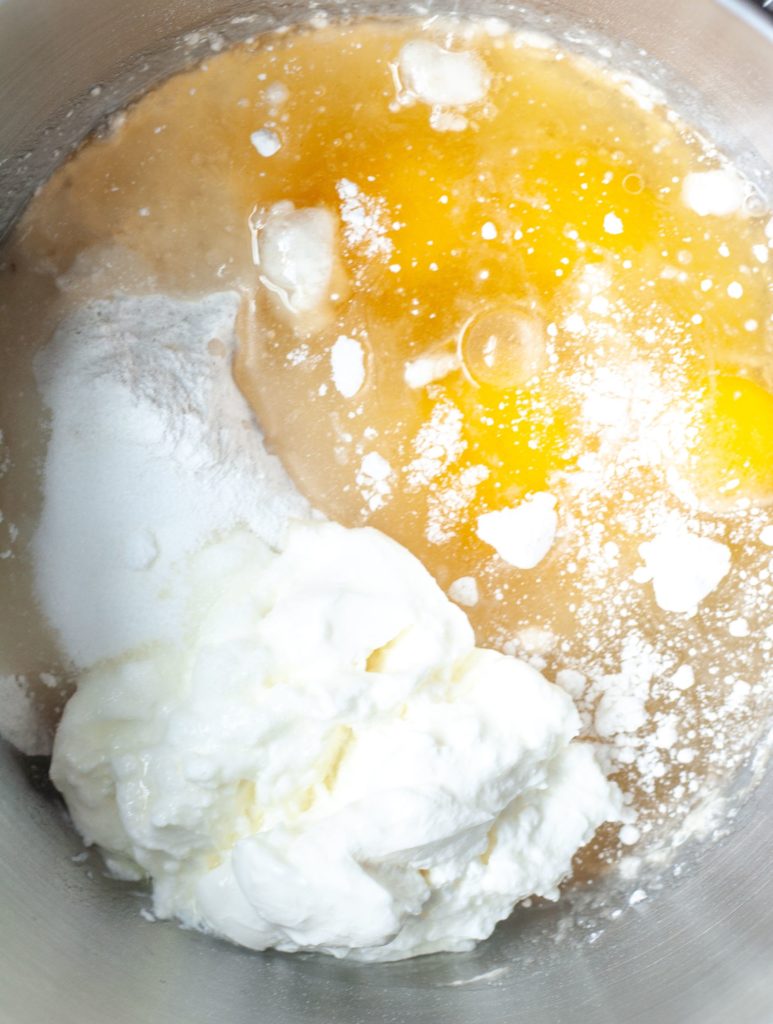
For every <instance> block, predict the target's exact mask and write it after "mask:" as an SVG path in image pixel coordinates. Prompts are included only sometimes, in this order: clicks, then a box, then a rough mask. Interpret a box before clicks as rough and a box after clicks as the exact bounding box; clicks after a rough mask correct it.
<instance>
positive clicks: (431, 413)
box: [0, 22, 773, 859]
mask: <svg viewBox="0 0 773 1024" xmlns="http://www.w3.org/2000/svg"><path fill="white" fill-rule="evenodd" d="M277 204H292V205H289V206H277ZM293 211H295V212H297V211H326V214H327V215H328V216H329V217H330V223H331V224H332V225H333V227H332V229H331V232H332V234H331V238H330V251H331V253H332V256H331V261H332V262H331V266H330V268H329V274H326V275H322V280H323V285H324V287H323V289H322V292H321V293H320V295H317V296H315V295H312V296H311V298H310V297H309V295H310V294H311V293H306V292H304V293H301V292H300V291H296V292H292V289H291V288H290V285H289V284H288V285H287V287H279V286H277V285H276V281H272V279H271V278H270V276H269V277H267V276H266V272H265V268H264V267H263V265H262V263H261V253H263V258H264V259H265V252H266V251H267V248H268V246H269V240H268V239H269V236H268V234H267V232H270V230H271V228H270V224H271V223H274V224H276V223H277V218H278V217H282V216H289V215H290V213H292V212H293ZM272 218H273V221H272ZM325 223H327V221H324V218H323V219H320V220H319V229H320V230H321V231H323V233H324V231H325V230H327V229H326V228H325V226H324V225H325ZM770 225H771V221H770V217H769V213H768V212H767V210H766V208H765V206H764V204H763V203H762V201H761V199H760V198H759V196H757V195H756V194H755V193H754V191H753V189H752V188H751V187H750V186H749V185H748V184H747V183H746V182H744V181H743V180H742V179H740V178H739V177H738V176H737V174H736V173H735V171H734V170H733V169H732V167H731V166H729V165H728V164H727V163H726V162H725V161H724V160H723V159H722V158H721V157H720V155H719V154H718V153H717V152H716V151H714V150H713V149H712V148H711V147H710V146H709V145H708V144H707V143H706V141H705V140H704V139H702V138H700V137H699V136H698V135H697V134H696V133H695V132H693V131H691V130H690V129H689V127H687V126H686V125H685V124H684V123H682V122H681V121H680V120H679V119H678V118H677V117H676V116H675V115H674V114H673V112H671V111H670V110H669V109H668V108H667V107H666V106H665V105H664V104H663V103H662V102H661V101H660V100H659V99H658V98H657V97H654V98H653V96H652V94H651V92H649V91H647V90H646V89H645V88H643V87H642V86H640V85H639V84H637V83H635V82H631V81H629V80H627V79H625V78H624V77H623V76H615V75H613V74H612V73H610V72H606V71H604V70H602V69H601V68H600V67H597V66H595V65H593V64H592V63H590V62H589V61H587V60H586V59H584V58H579V57H576V56H573V55H571V54H569V53H567V52H566V51H564V50H562V49H561V48H559V47H558V46H557V45H553V44H552V43H550V41H547V40H544V39H541V38H534V37H532V36H528V35H526V34H523V35H513V34H511V33H510V32H509V31H508V32H504V31H503V30H502V26H500V25H498V24H491V25H489V26H488V27H479V26H469V25H458V24H451V23H449V24H448V25H444V24H442V23H440V22H436V23H430V24H429V26H428V27H424V28H422V27H420V26H419V25H418V24H414V23H395V24H389V23H384V24H381V23H363V24H356V25H349V26H335V27H329V28H324V29H315V30H313V31H297V32H293V33H288V34H279V35H276V36H271V37H267V38H263V39H260V40H258V41H256V42H254V43H249V44H246V45H243V46H240V47H237V48H235V49H233V50H231V51H228V52H226V53H222V54H219V55H217V56H213V57H212V59H211V60H209V61H208V62H207V63H206V64H204V65H202V66H200V67H199V68H197V69H195V70H193V71H190V72H188V73H185V74H181V75H178V76H176V77H174V78H173V79H171V80H170V81H168V82H166V83H165V84H163V85H162V86H160V87H159V88H158V89H156V90H155V91H153V92H152V93H150V94H149V95H147V96H146V97H145V98H143V99H142V100H141V101H140V102H139V103H138V104H137V105H136V106H135V107H133V108H132V109H131V110H129V111H128V112H127V113H126V114H125V115H121V116H120V117H119V118H118V119H116V121H115V123H114V124H113V126H112V130H111V131H110V132H109V133H108V134H106V135H105V136H103V137H99V138H95V139H93V140H92V141H91V142H89V143H88V144H87V145H86V146H84V147H83V148H82V149H81V150H80V152H79V153H78V154H77V155H76V156H75V157H74V158H73V159H72V160H71V161H69V162H68V163H67V164H66V165H64V166H63V167H62V168H61V169H60V170H59V171H58V172H57V173H56V174H55V175H54V177H53V179H52V180H51V182H49V184H48V185H47V186H46V187H45V188H44V189H43V190H42V192H41V193H40V194H39V195H38V197H37V198H36V199H35V200H34V202H33V203H32V204H31V206H30V208H29V209H28V211H27V212H26V214H25V216H24V218H23V219H22V221H21V223H20V225H19V228H18V230H17V232H16V235H15V236H14V238H13V239H12V242H11V245H10V247H9V249H8V251H7V253H6V254H5V263H4V267H3V270H2V274H0V309H2V312H3V317H4V318H5V320H6V322H7V323H8V324H10V325H11V326H12V328H13V325H14V324H15V325H16V326H17V328H18V330H14V329H12V330H11V331H9V335H8V336H9V337H10V338H14V339H15V341H16V347H15V358H14V360H13V362H14V364H15V363H16V360H17V359H18V356H19V352H21V351H22V350H23V351H25V352H27V353H29V352H30V351H33V350H34V349H35V348H36V347H37V346H39V345H40V344H41V343H42V342H44V341H45V340H47V337H48V334H49V333H50V327H51V324H52V323H54V322H56V320H57V319H58V318H59V317H60V316H61V315H62V311H63V310H65V309H67V308H68V306H69V305H70V304H72V303H74V302H80V301H83V299H84V298H88V297H106V296H110V295H113V294H115V293H116V292H128V293H132V294H140V293H142V292H156V291H159V292H163V293H165V294H171V295H182V296H200V295H202V294H206V293H209V292H213V291H219V290H225V289H237V290H238V291H239V292H240V294H241V295H242V297H243V301H242V307H241V312H240V316H239V351H238V354H237V357H236V361H235V371H234V372H235V377H236V380H237V383H238V384H239V386H240V388H241V389H242V391H243V393H244V395H245V396H246V397H247V399H248V400H249V402H250V404H251V406H252V408H253V409H254V411H255V414H256V416H257V419H258V421H259V423H260V424H261V426H262V427H263V429H264V431H265V433H266V435H267V438H268V441H269V443H270V445H271V446H272V448H273V450H274V451H275V452H276V453H277V454H279V456H280V457H281V459H282V461H283V463H284V465H285V467H286V468H287V470H288V471H289V473H290V475H291V476H292V478H293V480H294V481H295V483H296V484H297V486H298V488H299V489H300V491H301V492H302V493H303V494H304V495H305V496H306V497H307V498H308V499H309V501H310V503H311V505H312V506H314V507H316V508H318V509H320V510H321V511H322V512H324V513H325V514H326V515H327V516H329V517H331V518H333V519H335V520H336V521H338V522H341V523H343V524H344V525H347V526H356V525H363V524H368V525H373V526H376V527H378V528H379V529H380V530H382V531H384V532H385V533H387V534H388V535H389V536H391V537H393V538H395V539H397V540H398V541H399V542H400V543H402V544H404V545H405V546H406V547H407V548H408V549H409V550H410V551H412V552H413V553H414V554H415V555H417V556H418V557H419V558H420V560H421V561H422V562H423V564H424V565H425V566H426V567H427V568H428V569H429V571H430V572H431V574H432V575H433V576H434V577H435V579H437V580H438V582H439V583H440V585H441V586H442V587H443V588H444V589H446V590H447V591H448V592H449V594H450V595H451V596H452V597H453V598H454V599H455V600H457V601H459V603H461V604H463V605H464V607H465V610H466V611H467V613H468V614H469V616H470V618H471V621H472V623H473V625H474V628H475V633H476V639H477V643H478V644H480V645H482V646H490V647H494V648H497V649H499V650H503V651H505V652H508V653H517V654H520V655H522V656H526V657H527V658H529V659H530V660H532V661H533V662H534V663H535V664H536V665H537V666H538V667H539V668H541V669H543V670H544V671H545V672H546V674H547V675H548V677H549V678H551V679H557V680H558V682H559V683H560V684H561V685H563V686H564V687H565V688H567V689H568V690H569V691H570V693H571V694H572V696H573V697H574V698H575V700H576V701H577V702H578V705H579V706H580V709H581V711H582V712H583V716H584V722H585V732H586V735H587V736H588V737H589V738H591V739H593V740H595V741H597V742H598V743H599V744H600V749H601V750H602V753H603V757H604V758H605V759H606V765H607V767H608V769H609V770H610V771H611V772H612V773H613V775H614V777H615V778H616V779H617V780H618V781H619V782H620V783H621V785H622V787H623V789H624V791H625V792H626V793H627V794H628V799H629V801H630V802H631V804H632V805H633V806H634V807H636V808H637V809H638V811H639V820H638V825H637V826H636V827H635V828H634V827H633V826H629V827H628V831H626V830H625V829H624V830H623V832H622V838H623V842H624V843H628V844H630V843H634V842H636V841H637V840H638V838H639V836H640V835H641V834H642V833H647V832H652V833H653V834H655V833H656V832H657V831H658V827H659V826H660V825H661V824H662V823H663V822H664V821H673V820H677V819H678V818H679V817H680V816H682V815H683V814H684V813H686V811H687V810H688V809H689V808H690V806H692V804H693V803H694V801H695V800H697V799H698V798H699V797H700V795H701V793H702V792H704V791H705V788H706V786H707V785H709V784H710V783H711V782H712V781H713V780H715V779H717V778H719V777H726V776H728V775H729V774H730V773H731V772H732V770H733V769H734V768H735V767H736V766H737V765H738V764H739V763H740V762H741V761H742V760H743V758H744V757H745V756H746V755H747V754H748V752H749V750H750V748H751V745H752V743H753V741H754V738H755V737H756V735H757V733H758V731H759V728H760V727H761V723H762V721H763V720H764V717H765V714H766V713H767V711H768V710H769V707H768V705H769V698H768V692H767V691H768V687H767V685H766V678H765V672H766V668H765V666H766V661H768V660H769V658H768V655H769V652H770V648H771V635H770V628H771V618H770V611H769V609H770V607H771V595H772V594H773V589H772V588H771V583H770V567H769V563H770V548H769V546H768V545H767V544H766V543H765V539H766V538H767V539H769V536H770V530H769V527H770V521H771V520H770V516H769V513H768V505H769V502H770V499H771V497H773V461H772V460H771V457H770V452H771V449H773V393H771V390H770V388H771V386H772V385H773V374H772V373H771V366H772V365H773V357H772V356H771V342H770V330H771V313H772V307H771V278H770V271H769V263H768V259H769V253H770V248H771V245H772V244H773V241H772V240H771V239H772V238H773V229H771V226H770ZM320 237H321V236H320ZM280 248H281V246H280ZM309 251H310V252H311V251H312V250H309ZM312 255H313V253H312ZM309 258H310V259H311V257H309ZM286 283H287V282H285V284H286ZM11 372H12V374H14V375H15V376H13V379H14V380H15V381H16V382H17V383H19V384H20V387H19V394H26V393H27V392H31V390H32V386H31V384H30V382H29V380H28V379H27V376H25V374H26V373H27V371H25V370H24V369H23V368H21V369H18V368H17V369H16V370H14V371H11ZM25 388H26V389H27V392H25ZM21 416H22V414H21V413H20V416H19V419H18V421H17V422H23V419H22V418H21ZM19 433H21V431H19ZM10 443H11V444H13V429H12V428H11V431H10ZM28 443H29V444H32V442H28ZM32 454H34V445H33V446H32ZM21 462H22V465H20V466H19V467H15V468H14V472H15V473H16V474H17V477H18V478H22V477H24V478H25V479H26V480H27V481H28V491H33V492H34V485H33V484H32V483H30V480H31V478H32V477H33V476H34V474H33V472H32V470H31V468H30V467H31V466H32V464H33V460H32V458H30V459H28V460H27V461H26V463H25V461H24V460H21ZM25 465H26V469H25ZM25 474H26V476H25ZM9 479H11V477H10V476H9ZM766 529H767V530H768V533H766V532H765V531H766ZM699 542H703V544H704V546H703V547H701V546H700V544H699ZM696 545H698V546H697V547H696ZM691 552H692V553H694V554H693V555H691ZM707 566H708V569H707ZM704 570H706V572H707V574H708V575H707V576H706V579H703V575H706V573H704ZM14 571H18V570H14ZM669 571H670V577H669ZM696 573H697V574H698V576H699V577H700V579H699V580H698V582H697V584H696V583H695V580H694V577H695V575H696ZM702 574H703V575H702ZM712 574H713V575H712ZM680 586H681V588H682V590H683V591H685V592H686V593H687V596H686V597H684V595H683V594H677V595H676V596H674V588H675V587H676V588H677V589H679V587H680ZM17 642H18V641H17ZM53 657H55V655H54V654H51V655H50V658H53ZM49 660H50V659H49ZM47 664H48V662H47ZM471 756H472V754H471ZM618 844H619V840H618V838H617V830H616V829H615V830H614V831H612V832H610V833H609V835H607V836H604V835H603V834H602V837H601V839H600V841H599V842H598V843H597V847H598V849H597V852H598V853H600V855H601V858H602V859H606V858H608V857H610V856H612V855H613V854H614V853H616V851H617V850H618Z"/></svg>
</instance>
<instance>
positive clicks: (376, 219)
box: [336, 178, 394, 257]
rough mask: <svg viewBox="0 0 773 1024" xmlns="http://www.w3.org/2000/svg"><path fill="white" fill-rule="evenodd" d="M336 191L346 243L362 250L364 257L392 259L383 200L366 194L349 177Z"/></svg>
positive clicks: (338, 185)
mask: <svg viewBox="0 0 773 1024" xmlns="http://www.w3.org/2000/svg"><path fill="white" fill-rule="evenodd" d="M336 191H337V192H338V198H339V200H340V214H341V221H342V223H343V226H344V239H345V241H346V242H347V244H348V245H350V246H352V247H354V248H358V249H360V251H361V252H362V254H363V255H365V256H371V257H375V256H383V257H387V256H390V255H391V254H392V250H393V248H394V246H393V244H392V239H391V238H390V237H389V210H388V208H387V204H386V202H385V201H384V200H383V199H382V198H380V197H376V196H368V195H366V194H365V193H364V192H362V191H361V190H360V189H359V188H358V187H357V186H356V185H355V184H354V182H353V181H349V179H348V178H342V179H341V180H340V181H339V182H338V184H337V185H336Z"/></svg>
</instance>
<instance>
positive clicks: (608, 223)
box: [604, 213, 623, 235]
mask: <svg viewBox="0 0 773 1024" xmlns="http://www.w3.org/2000/svg"><path fill="white" fill-rule="evenodd" d="M604 230H605V231H606V233H607V234H608V235H622V233H623V222H622V221H621V220H620V218H619V217H618V216H617V214H616V213H608V214H607V215H606V217H605V218H604Z"/></svg>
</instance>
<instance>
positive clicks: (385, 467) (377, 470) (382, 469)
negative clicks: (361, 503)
mask: <svg viewBox="0 0 773 1024" xmlns="http://www.w3.org/2000/svg"><path fill="white" fill-rule="evenodd" d="M393 477H394V473H393V471H392V467H391V466H390V465H389V463H388V462H387V460H386V459H385V458H384V456H383V455H381V454H380V453H379V452H368V453H367V455H365V456H363V459H362V462H361V463H360V468H359V469H358V470H357V476H356V483H357V486H358V487H359V489H360V493H361V494H362V496H363V498H364V499H365V503H366V504H367V506H368V508H369V509H370V511H371V512H376V511H377V510H378V509H380V508H383V507H384V505H386V503H387V501H388V500H389V498H390V496H391V494H392V478H393Z"/></svg>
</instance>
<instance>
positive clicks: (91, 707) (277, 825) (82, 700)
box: [52, 522, 620, 960]
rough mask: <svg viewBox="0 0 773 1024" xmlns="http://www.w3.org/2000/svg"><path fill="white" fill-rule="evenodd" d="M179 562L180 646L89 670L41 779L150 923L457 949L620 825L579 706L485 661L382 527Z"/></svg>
mask: <svg viewBox="0 0 773 1024" xmlns="http://www.w3.org/2000/svg"><path fill="white" fill-rule="evenodd" d="M191 572H192V575H188V574H181V575H180V577H179V579H178V582H177V586H178V587H179V588H181V589H182V592H183V593H186V594H188V595H190V604H189V618H188V621H187V627H186V630H185V632H184V633H183V634H182V635H181V637H180V641H179V643H163V644H157V645H156V646H155V647H152V648H149V649H146V650H145V651H143V652H138V653H136V654H135V655H133V656H132V657H128V658H125V659H122V660H120V661H114V662H112V663H108V664H104V665H101V666H98V667H96V668H95V669H93V670H92V671H91V672H88V673H86V674H85V675H84V676H83V677H82V679H81V681H80V684H79V687H78V691H77V693H76V695H75V696H74V697H73V698H72V700H71V701H70V703H69V704H68V706H67V709H66V712H65V715H64V719H63V721H62V724H61V726H60V729H59V732H58V734H57V738H56V744H55V750H54V759H53V767H52V777H53V778H54V780H55V782H56V784H57V785H58V786H59V788H60V789H61V790H62V792H63V793H64V795H65V798H66V799H67V802H68V806H69V807H70V810H71V813H72V815H73V819H74V821H75V823H76V825H77V827H78V828H79V829H80V831H81V832H82V833H83V835H84V837H85V839H86V840H87V841H88V842H90V843H91V842H95V843H98V844H100V845H101V846H102V847H103V849H104V850H105V852H106V855H107V859H108V863H109V864H110V866H111V867H112V868H113V869H114V870H115V871H117V872H118V873H119V874H121V875H123V876H125V877H133V878H136V877H140V876H142V875H149V876H150V877H152V879H153V881H154V895H155V911H156V914H157V915H158V916H160V917H171V916H176V917H178V918H180V920H182V921H183V922H184V923H185V924H187V925H191V926H195V927H198V928H203V929H205V930H208V931H211V932H213V933H215V934H218V935H221V936H224V937H226V938H228V939H231V940H233V941H234V942H238V943H241V944H243V945H245V946H249V947H251V948H254V949H264V948H266V947H269V946H273V947H276V948H278V949H282V950H297V949H319V950H323V951H325V952H328V953H332V954H334V955H336V956H353V957H356V958H358V959H361V960H390V959H398V958H401V957H405V956H410V955H414V954H419V953H429V952H433V951H437V950H463V949H469V948H470V947H471V946H472V945H473V944H474V943H475V942H476V941H478V940H480V939H483V938H485V937H486V936H487V935H489V934H490V932H491V931H492V929H493V928H494V926H495V924H496V923H497V921H499V920H501V919H503V918H504V917H506V916H507V915H508V914H509V912H510V911H511V909H512V907H513V905H514V904H515V903H517V902H518V901H519V900H521V899H523V898H525V897H527V896H530V895H532V894H537V895H540V896H545V897H547V898H550V899H553V898H555V897H556V896H557V887H558V885H559V883H560V882H561V880H562V879H563V878H565V877H566V876H567V875H568V874H569V872H570V870H571V859H572V856H573V854H574V853H575V851H576V850H577V848H578V847H579V846H581V845H582V844H584V843H585V842H587V841H588V840H589V839H590V837H591V836H592V834H593V832H594V831H595V829H596V828H597V827H598V825H599V824H601V822H603V821H605V820H607V819H615V818H619V812H620V806H619V803H618V794H617V791H616V789H615V787H613V786H612V785H611V784H610V783H609V782H608V781H607V780H606V779H605V777H604V775H603V774H602V772H601V770H600V768H599V767H598V765H597V763H596V761H595V758H594V752H593V749H592V747H591V746H590V745H588V744H578V743H573V742H571V741H572V739H573V737H574V736H575V735H576V734H577V732H578V729H579V720H578V716H577V712H576V711H575V708H574V705H573V704H572V701H571V700H570V698H569V697H568V696H567V695H566V694H565V693H564V692H563V691H562V690H561V689H559V688H558V687H555V686H552V685H550V684H549V683H547V682H546V681H545V680H544V679H543V677H542V676H541V675H540V674H539V673H538V672H537V671H536V670H534V669H532V668H531V667H530V666H528V665H527V664H525V663H523V662H521V661H518V660H516V659H514V658H511V657H507V656H505V655H501V654H498V653H495V652H493V651H484V650H480V649H476V648H475V647H474V639H473V634H472V630H471V628H470V625H469V623H468V622H467V620H466V618H465V616H464V614H463V613H462V612H461V611H460V610H459V609H458V608H456V607H455V606H454V605H452V604H451V603H450V602H449V601H448V600H447V598H446V597H445V596H444V595H443V593H442V591H441V590H440V589H439V588H438V587H437V585H436V584H435V583H434V581H433V580H432V579H431V577H430V576H429V574H428V573H427V572H426V570H425V569H424V568H423V567H422V566H421V564H420V563H419V562H418V561H417V560H416V559H414V558H413V556H412V555H410V554H409V553H408V552H407V551H406V550H405V549H404V548H402V547H400V546H399V545H397V544H396V543H395V542H393V541H391V540H389V539H388V538H387V537H385V536H384V535H383V534H380V533H378V532H376V531H373V530H370V529H364V530H347V529H345V528H343V527H340V526H338V525H335V524H332V523H319V522H317V523H303V524H300V523H298V524H295V525H293V526H292V528H291V530H290V532H289V536H288V539H287V542H286V544H285V546H284V548H283V550H282V552H281V553H280V554H276V553H274V552H272V551H271V550H270V549H269V548H268V547H267V546H266V545H265V544H264V543H263V542H262V541H260V540H259V539H258V538H257V537H256V536H254V535H253V534H249V533H247V532H241V531H240V532H237V533H236V534H234V535H232V536H231V537H230V538H229V539H226V540H224V541H222V542H220V543H217V544H215V545H214V546H211V547H210V548H208V549H206V550H205V551H204V552H203V553H202V554H201V555H200V557H199V558H198V559H197V560H195V561H194V565H193V569H192V570H191Z"/></svg>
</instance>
